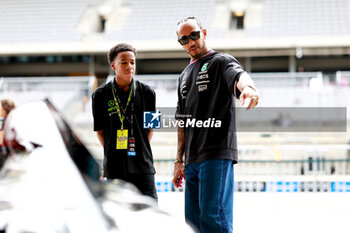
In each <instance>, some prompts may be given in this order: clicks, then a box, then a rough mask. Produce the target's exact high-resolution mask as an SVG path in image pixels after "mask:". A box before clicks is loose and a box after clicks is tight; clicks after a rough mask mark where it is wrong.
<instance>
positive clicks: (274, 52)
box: [0, 0, 350, 78]
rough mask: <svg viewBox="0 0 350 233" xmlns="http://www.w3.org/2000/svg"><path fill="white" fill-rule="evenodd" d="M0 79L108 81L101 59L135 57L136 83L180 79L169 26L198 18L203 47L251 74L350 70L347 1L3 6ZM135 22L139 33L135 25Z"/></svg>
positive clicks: (51, 1)
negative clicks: (130, 52)
mask: <svg viewBox="0 0 350 233" xmlns="http://www.w3.org/2000/svg"><path fill="white" fill-rule="evenodd" d="M0 6H1V7H0V20H1V22H2V23H1V25H0V76H67V75H89V74H90V75H95V76H97V77H99V78H105V77H106V76H107V75H108V73H109V72H108V66H107V62H106V55H105V54H106V52H107V51H108V49H109V48H110V47H112V46H113V45H114V44H116V43H118V42H122V41H128V42H130V43H132V44H133V45H134V46H135V47H136V48H137V50H138V66H137V73H138V74H178V73H179V72H181V70H182V69H183V67H184V66H186V64H187V62H188V58H187V55H186V54H185V53H184V52H183V51H182V48H181V46H180V45H179V44H178V43H177V41H176V34H175V29H176V23H177V22H178V20H180V19H181V18H182V17H184V16H189V15H195V16H197V17H198V18H200V19H201V21H202V23H203V25H204V26H205V27H206V28H207V29H208V44H209V45H210V46H211V47H212V48H214V49H216V50H219V51H225V52H228V53H230V54H232V55H234V56H235V57H237V58H238V59H239V61H240V62H241V63H242V64H243V65H244V67H245V68H246V70H248V71H249V72H288V71H289V72H295V71H306V72H318V71H321V72H324V73H326V74H327V75H329V76H330V77H331V78H334V75H335V72H336V71H338V70H350V57H349V54H350V50H349V44H350V42H349V41H350V20H349V12H350V3H349V1H347V0H307V1H302V0H283V1H279V0H191V1H186V2H183V3H182V2H179V1H174V0H168V1H163V0H147V1H142V0H105V1H102V0H86V1H85V0H71V1H68V0H63V1H58V0H30V1H24V0H23V1H11V0H1V1H0ZM141 22H142V23H141Z"/></svg>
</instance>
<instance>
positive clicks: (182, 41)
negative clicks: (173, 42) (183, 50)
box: [177, 31, 201, 45]
mask: <svg viewBox="0 0 350 233" xmlns="http://www.w3.org/2000/svg"><path fill="white" fill-rule="evenodd" d="M200 37H201V31H196V32H191V34H190V35H188V36H182V37H181V38H180V39H178V40H177V41H178V42H179V43H180V44H181V45H185V44H188V42H189V41H190V39H191V40H198V39H199V38H200Z"/></svg>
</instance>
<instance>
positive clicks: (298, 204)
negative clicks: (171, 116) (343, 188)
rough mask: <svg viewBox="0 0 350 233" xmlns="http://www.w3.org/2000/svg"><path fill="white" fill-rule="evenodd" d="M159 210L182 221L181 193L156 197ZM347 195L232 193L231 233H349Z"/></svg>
mask: <svg viewBox="0 0 350 233" xmlns="http://www.w3.org/2000/svg"><path fill="white" fill-rule="evenodd" d="M158 197H159V207H160V208H161V209H162V210H165V211H167V212H169V213H170V214H172V215H175V216H177V217H178V218H179V219H180V220H184V209H183V208H184V193H183V192H168V193H166V192H161V193H158ZM349 219H350V193H273V192H270V193H238V192H237V193H235V196H234V222H233V223H234V232H235V233H254V232H267V233H280V232H283V233H289V232H293V233H296V232H298V233H304V232H305V233H313V232H315V233H329V232H336V233H342V232H344V233H345V232H346V233H348V232H350V227H349Z"/></svg>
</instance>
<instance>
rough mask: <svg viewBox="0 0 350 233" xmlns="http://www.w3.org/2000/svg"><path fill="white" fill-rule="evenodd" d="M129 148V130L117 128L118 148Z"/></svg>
mask: <svg viewBox="0 0 350 233" xmlns="http://www.w3.org/2000/svg"><path fill="white" fill-rule="evenodd" d="M124 149H125V150H126V149H128V130H127V129H123V130H121V129H118V130H117V150H124Z"/></svg>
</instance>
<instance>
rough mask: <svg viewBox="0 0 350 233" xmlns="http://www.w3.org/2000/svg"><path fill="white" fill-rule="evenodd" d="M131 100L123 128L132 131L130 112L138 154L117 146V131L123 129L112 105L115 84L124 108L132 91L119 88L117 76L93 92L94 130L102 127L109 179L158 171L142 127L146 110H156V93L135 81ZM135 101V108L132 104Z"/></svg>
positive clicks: (106, 170) (105, 168)
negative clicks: (132, 153)
mask: <svg viewBox="0 0 350 233" xmlns="http://www.w3.org/2000/svg"><path fill="white" fill-rule="evenodd" d="M134 81H135V85H134V91H135V95H133V97H132V100H131V102H130V104H129V106H128V108H127V111H126V119H125V120H124V124H123V125H124V129H128V134H129V136H130V133H131V124H130V121H131V114H133V122H134V123H133V134H134V135H133V136H134V137H135V144H136V156H128V155H127V150H117V149H116V140H117V139H116V134H117V130H118V129H121V122H120V119H119V116H118V114H117V112H116V110H115V109H113V107H114V106H115V104H114V103H115V102H114V98H113V93H112V88H113V87H115V89H114V90H115V91H116V95H118V97H119V99H120V101H121V102H122V103H121V105H122V108H123V109H124V108H125V105H126V103H127V99H128V97H129V92H130V90H131V88H129V89H128V92H125V91H123V90H122V89H120V88H119V87H118V85H117V84H116V82H115V78H114V79H113V80H112V81H110V82H108V83H105V84H103V85H101V86H100V87H98V88H97V89H96V90H95V92H94V93H93V94H92V113H93V117H94V131H100V130H103V137H104V176H105V177H107V178H121V177H124V176H125V175H126V174H131V173H132V174H140V173H152V174H154V173H155V169H154V166H153V156H152V150H151V146H150V143H149V140H148V137H147V132H146V129H144V128H143V112H144V111H155V109H156V96H155V92H154V91H153V90H152V88H151V87H149V86H148V85H146V84H144V83H142V82H139V81H137V80H135V79H134ZM132 102H133V103H134V107H133V110H134V111H132V109H131V104H132Z"/></svg>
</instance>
